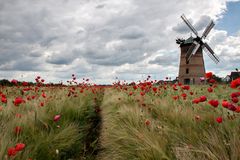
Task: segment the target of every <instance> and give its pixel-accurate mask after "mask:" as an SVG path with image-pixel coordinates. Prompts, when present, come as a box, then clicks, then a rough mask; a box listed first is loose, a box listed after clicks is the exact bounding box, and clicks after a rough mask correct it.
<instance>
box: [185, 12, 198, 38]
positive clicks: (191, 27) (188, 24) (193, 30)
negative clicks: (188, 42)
mask: <svg viewBox="0 0 240 160" xmlns="http://www.w3.org/2000/svg"><path fill="white" fill-rule="evenodd" d="M181 18H182V19H183V21H184V22H185V23H186V24H187V26H188V27H189V28H190V29H191V30H192V32H193V33H194V34H195V35H196V36H198V32H197V31H196V29H194V27H193V26H192V25H191V23H190V22H189V21H188V19H187V18H186V17H185V15H184V14H183V15H182V16H181Z"/></svg>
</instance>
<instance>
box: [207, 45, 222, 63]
mask: <svg viewBox="0 0 240 160" xmlns="http://www.w3.org/2000/svg"><path fill="white" fill-rule="evenodd" d="M203 49H204V51H205V52H206V53H207V54H208V56H209V57H210V58H211V59H212V60H213V61H214V62H215V63H218V62H219V61H220V60H219V58H218V56H217V55H216V54H215V53H214V51H213V50H212V49H211V47H210V46H209V45H208V44H207V43H204V44H203Z"/></svg>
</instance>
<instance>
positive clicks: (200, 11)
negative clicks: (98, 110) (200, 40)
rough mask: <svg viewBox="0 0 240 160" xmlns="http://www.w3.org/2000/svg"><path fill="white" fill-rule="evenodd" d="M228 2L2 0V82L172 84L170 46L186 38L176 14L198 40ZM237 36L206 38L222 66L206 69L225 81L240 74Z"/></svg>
mask: <svg viewBox="0 0 240 160" xmlns="http://www.w3.org/2000/svg"><path fill="white" fill-rule="evenodd" d="M226 2H227V0H210V1H206V0H205V1H198V0H188V1H181V2H179V1H177V0H170V1H168V2H167V3H166V1H163V0H149V1H145V0H121V1H119V0H101V1H100V0H82V1H78V0H59V1H54V0H43V1H32V0H25V1H20V0H8V1H0V17H1V19H0V56H1V58H0V79H1V78H9V79H11V78H20V79H26V80H33V79H34V75H35V74H38V75H39V74H40V75H44V76H46V77H47V79H49V81H54V82H58V81H59V80H61V79H62V80H66V79H68V78H70V76H71V74H72V73H75V74H77V75H79V77H91V79H94V80H95V81H96V82H99V83H108V82H112V81H113V80H115V77H116V76H118V77H122V78H126V79H129V80H137V79H139V78H142V77H143V75H145V74H153V75H155V78H164V77H165V76H172V77H175V76H177V74H178V62H179V59H178V58H179V54H180V53H179V52H180V50H179V48H178V46H177V45H176V44H175V39H176V38H177V37H184V38H186V37H188V36H189V35H190V32H189V30H188V28H187V27H186V26H185V24H184V23H183V22H182V20H181V18H180V15H181V14H182V13H185V15H186V16H187V17H188V18H189V19H190V21H191V22H192V23H193V24H194V25H195V27H196V28H197V29H198V30H199V33H201V32H202V31H203V29H204V27H205V26H206V25H207V24H208V22H209V20H210V19H213V20H215V21H216V22H218V21H220V20H221V17H222V15H223V13H224V12H225V11H226ZM239 37H240V34H238V35H237V36H235V37H234V36H228V34H227V31H220V30H213V31H212V32H211V33H210V34H209V38H208V41H209V43H210V45H211V46H212V48H213V49H214V51H215V52H216V53H217V54H218V55H219V56H220V59H221V62H222V63H220V65H218V66H215V64H214V63H212V62H211V61H210V60H209V59H208V58H207V57H206V56H205V59H206V63H205V64H206V68H207V70H211V71H215V72H217V73H219V74H221V75H222V74H223V73H224V72H223V71H224V70H228V71H230V70H231V66H233V67H235V68H236V67H238V66H237V65H238V60H239V50H240V48H239V46H240V45H239V42H240V41H239V40H240V38H239ZM229 55H231V56H229ZM31 76H32V77H31Z"/></svg>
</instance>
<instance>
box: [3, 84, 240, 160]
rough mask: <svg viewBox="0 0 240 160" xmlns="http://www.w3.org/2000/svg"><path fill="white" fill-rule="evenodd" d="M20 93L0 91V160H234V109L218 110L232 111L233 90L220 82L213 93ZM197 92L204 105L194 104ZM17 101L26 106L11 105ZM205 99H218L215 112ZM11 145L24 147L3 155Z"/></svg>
mask: <svg viewBox="0 0 240 160" xmlns="http://www.w3.org/2000/svg"><path fill="white" fill-rule="evenodd" d="M173 87H175V88H176V89H175V90H174V89H173ZM23 88H26V87H2V88H1V90H0V91H1V92H2V94H5V95H6V97H7V99H8V102H7V103H1V104H0V105H2V110H1V111H0V128H1V130H0V145H1V148H0V159H16V160H24V159H37V160H39V159H40V160H41V159H44V160H45V159H49V160H55V159H56V160H59V159H76V160H77V159H79V160H82V159H98V160H109V159H113V160H124V159H126V160H128V159H131V160H174V159H179V160H202V159H207V160H219V159H220V160H228V159H229V160H238V159H240V154H239V153H240V147H239V146H240V136H239V133H240V117H239V113H238V112H239V111H240V110H239V111H238V110H237V111H235V112H234V111H231V110H229V109H228V108H224V107H222V106H221V102H222V100H227V101H228V102H229V103H231V104H233V105H235V106H236V107H237V106H239V104H240V103H239V102H238V103H235V104H234V103H233V102H231V99H232V98H231V96H230V95H231V93H233V92H239V90H238V89H235V90H234V89H231V88H230V87H228V86H227V85H214V86H212V88H213V92H208V88H209V85H201V86H190V90H188V89H183V88H182V86H172V85H168V84H163V85H154V84H152V83H143V84H139V85H137V87H132V86H127V85H119V84H117V85H114V86H111V87H105V88H103V87H99V86H78V87H76V86H75V87H74V86H69V87H38V89H36V88H35V87H31V88H32V90H29V91H26V92H23V91H22V90H23ZM43 93H45V95H46V98H44V97H43V95H42V94H43ZM130 93H131V94H130ZM2 94H1V96H2ZM203 95H204V96H206V97H207V100H206V101H204V102H200V103H198V104H194V103H193V100H194V99H196V98H199V97H200V96H203ZM1 96H0V97H1ZM18 96H20V97H22V98H23V99H24V100H25V101H26V102H25V103H22V104H20V105H19V106H15V105H14V104H13V102H12V101H14V100H15V98H16V97H18ZM32 96H35V98H34V99H32V98H30V100H27V99H29V97H32ZM173 97H175V99H174V98H173ZM238 99H239V96H238ZM209 100H218V102H219V105H218V107H216V108H215V107H213V106H211V105H210V104H209V103H208V101H209ZM41 103H43V104H44V105H43V106H41V105H40V104H41ZM237 108H238V109H239V107H237ZM55 115H61V118H60V119H59V120H58V121H54V116H55ZM218 117H221V118H222V119H223V121H222V122H219V123H218V122H217V121H216V118H218ZM17 126H19V127H20V128H21V131H20V132H19V133H17V134H16V127H17ZM17 143H24V144H26V147H25V148H24V149H23V150H22V151H19V152H17V154H16V155H15V156H8V155H7V154H8V149H9V148H10V147H14V146H15V145H16V144H17Z"/></svg>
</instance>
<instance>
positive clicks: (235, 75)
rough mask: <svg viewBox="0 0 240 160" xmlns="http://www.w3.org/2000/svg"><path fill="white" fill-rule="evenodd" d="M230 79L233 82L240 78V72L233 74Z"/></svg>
mask: <svg viewBox="0 0 240 160" xmlns="http://www.w3.org/2000/svg"><path fill="white" fill-rule="evenodd" d="M230 77H231V79H232V80H234V79H237V78H239V77H240V72H231V75H230Z"/></svg>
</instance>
